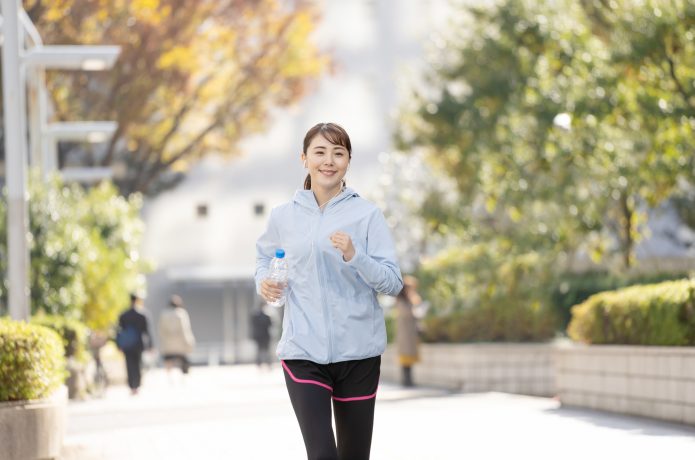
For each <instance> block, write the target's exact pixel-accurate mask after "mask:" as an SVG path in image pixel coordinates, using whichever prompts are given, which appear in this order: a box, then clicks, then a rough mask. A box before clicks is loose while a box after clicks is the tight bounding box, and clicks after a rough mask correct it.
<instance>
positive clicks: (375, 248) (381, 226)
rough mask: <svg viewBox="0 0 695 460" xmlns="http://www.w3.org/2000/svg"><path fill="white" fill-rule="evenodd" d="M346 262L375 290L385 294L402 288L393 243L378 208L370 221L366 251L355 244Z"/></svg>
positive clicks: (394, 293) (399, 290) (393, 292)
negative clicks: (353, 253) (353, 252)
mask: <svg viewBox="0 0 695 460" xmlns="http://www.w3.org/2000/svg"><path fill="white" fill-rule="evenodd" d="M346 263H347V264H348V265H350V266H351V267H353V268H354V269H355V270H357V273H358V274H359V275H360V277H361V278H362V279H363V280H364V281H365V282H366V283H367V284H368V285H369V286H370V287H371V288H372V289H374V290H375V291H377V292H379V293H382V294H388V295H396V294H398V293H399V292H401V289H403V278H402V276H401V269H400V267H399V266H398V262H397V259H396V247H395V245H394V244H393V238H392V237H391V231H390V230H389V227H388V225H387V224H386V219H384V215H383V214H382V213H381V211H378V210H377V211H376V212H375V213H374V214H373V215H372V217H371V219H370V221H369V227H368V230H367V245H366V251H362V250H360V249H358V248H355V255H354V256H353V258H352V259H350V261H349V262H346Z"/></svg>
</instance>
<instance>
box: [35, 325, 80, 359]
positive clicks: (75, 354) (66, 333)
mask: <svg viewBox="0 0 695 460" xmlns="http://www.w3.org/2000/svg"><path fill="white" fill-rule="evenodd" d="M31 322H32V323H33V324H38V325H39V326H45V327H47V328H50V329H53V330H54V331H56V332H57V333H58V335H60V336H61V337H62V339H63V348H64V350H65V357H66V358H75V359H77V360H78V361H80V362H82V363H86V362H87V361H89V357H90V355H89V350H88V349H87V346H88V344H87V340H88V339H89V329H88V328H87V326H86V325H85V324H84V323H82V322H81V321H78V320H76V319H69V318H65V317H63V316H58V315H38V316H34V317H32V318H31Z"/></svg>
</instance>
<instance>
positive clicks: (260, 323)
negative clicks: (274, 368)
mask: <svg viewBox="0 0 695 460" xmlns="http://www.w3.org/2000/svg"><path fill="white" fill-rule="evenodd" d="M271 325H272V321H271V319H270V316H269V315H268V314H267V313H266V312H265V311H264V310H263V305H259V306H258V307H257V308H256V310H255V311H254V312H253V314H252V315H251V335H252V336H253V340H254V342H256V365H258V367H259V368H260V367H261V365H262V364H263V363H266V364H267V365H268V366H270V365H271V361H270V353H269V352H268V348H269V347H270V326H271Z"/></svg>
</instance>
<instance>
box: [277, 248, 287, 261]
mask: <svg viewBox="0 0 695 460" xmlns="http://www.w3.org/2000/svg"><path fill="white" fill-rule="evenodd" d="M275 257H277V258H278V259H283V258H284V257H285V250H284V249H276V250H275Z"/></svg>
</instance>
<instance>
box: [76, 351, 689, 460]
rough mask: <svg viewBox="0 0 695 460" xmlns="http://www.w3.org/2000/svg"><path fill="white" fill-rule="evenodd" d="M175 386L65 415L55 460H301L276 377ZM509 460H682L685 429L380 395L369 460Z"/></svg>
mask: <svg viewBox="0 0 695 460" xmlns="http://www.w3.org/2000/svg"><path fill="white" fill-rule="evenodd" d="M173 376H174V377H176V378H175V379H171V378H169V377H168V376H167V374H166V373H165V372H164V371H163V370H161V369H155V370H152V371H149V372H148V373H147V374H146V376H145V380H144V387H143V389H142V392H141V393H140V394H139V395H138V396H134V397H132V396H130V395H129V393H128V391H127V389H126V388H125V387H123V386H118V387H113V388H110V389H109V391H108V393H107V395H106V397H105V398H103V399H100V400H92V401H85V402H72V403H70V406H69V409H68V412H69V422H68V433H67V437H66V443H65V449H64V455H63V458H62V460H116V459H118V460H139V459H142V460H153V459H167V460H169V459H172V460H173V459H195V460H198V459H200V460H217V459H279V458H283V459H303V458H306V455H305V452H304V445H303V443H302V438H301V434H300V432H299V428H298V426H297V422H296V420H295V418H294V414H293V412H292V408H291V406H290V403H289V400H288V397H287V393H286V390H285V386H284V380H283V376H282V372H281V370H280V367H279V366H276V367H275V368H274V369H273V370H272V371H269V372H268V371H265V372H259V371H258V370H257V369H256V368H255V367H254V366H247V365H244V366H223V367H194V368H193V369H192V370H191V374H190V375H189V376H188V378H187V379H186V380H185V382H182V381H181V380H180V378H181V375H180V374H174V375H173ZM512 458H513V459H534V460H543V459H562V460H568V459H587V458H591V459H594V460H602V459H611V460H612V459H623V458H624V459H630V460H635V459H645V460H646V459H660V458H664V459H669V460H680V459H683V460H685V459H688V460H692V459H694V458H695V428H692V427H686V426H682V425H675V424H668V423H662V422H657V421H652V420H648V419H642V418H634V417H623V416H616V415H610V414H605V413H599V412H595V411H588V410H576V409H568V408H561V407H559V404H558V403H557V401H555V400H553V399H548V398H535V397H527V396H518V395H508V394H502V393H481V394H450V393H447V392H443V391H441V390H433V389H420V388H418V389H413V390H405V389H401V388H400V387H397V386H393V385H387V384H382V385H381V386H380V389H379V395H378V402H377V409H376V420H375V427H374V442H373V446H372V459H374V460H382V459H398V460H409V459H413V460H433V459H476V460H477V459H512Z"/></svg>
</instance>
